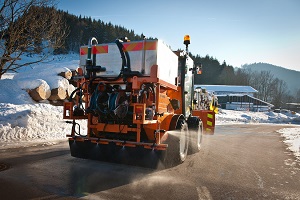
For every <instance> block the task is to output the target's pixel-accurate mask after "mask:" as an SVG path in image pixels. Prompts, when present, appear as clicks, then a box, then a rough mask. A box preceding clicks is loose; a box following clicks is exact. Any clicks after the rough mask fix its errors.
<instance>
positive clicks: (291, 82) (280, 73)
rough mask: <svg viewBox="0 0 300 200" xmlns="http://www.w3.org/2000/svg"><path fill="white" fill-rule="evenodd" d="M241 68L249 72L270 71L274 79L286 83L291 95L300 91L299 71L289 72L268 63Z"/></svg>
mask: <svg viewBox="0 0 300 200" xmlns="http://www.w3.org/2000/svg"><path fill="white" fill-rule="evenodd" d="M242 68H244V69H251V71H253V72H260V71H270V72H271V73H272V74H273V75H274V77H276V78H278V79H281V80H283V81H285V82H286V84H287V86H288V89H289V90H290V92H291V94H292V95H293V94H295V93H296V91H297V90H299V89H300V86H299V79H300V71H295V70H290V69H286V68H283V67H280V66H276V65H271V64H268V63H253V64H249V65H243V66H242Z"/></svg>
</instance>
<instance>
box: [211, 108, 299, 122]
mask: <svg viewBox="0 0 300 200" xmlns="http://www.w3.org/2000/svg"><path fill="white" fill-rule="evenodd" d="M228 123H276V124H278V123H280V124H287V123H298V124H299V123H300V114H299V113H294V114H293V113H275V112H271V111H270V112H251V111H235V110H223V109H220V112H219V114H217V115H216V124H228Z"/></svg>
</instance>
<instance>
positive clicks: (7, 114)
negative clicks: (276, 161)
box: [0, 54, 300, 156]
mask: <svg viewBox="0 0 300 200" xmlns="http://www.w3.org/2000/svg"><path fill="white" fill-rule="evenodd" d="M74 56H75V57H76V59H77V60H74ZM78 57H79V56H78V55H74V54H73V55H65V56H57V57H54V58H53V61H52V62H48V63H46V64H36V65H34V66H31V67H30V68H26V70H24V69H22V73H19V74H16V75H15V74H5V75H4V76H3V77H2V79H1V80H0V149H1V148H8V147H20V146H28V145H33V144H37V143H47V144H53V143H55V142H56V141H57V140H66V135H67V134H70V132H71V126H72V125H71V124H66V123H65V120H63V108H62V106H53V105H50V104H48V103H47V101H44V103H37V102H35V101H33V100H32V99H31V97H30V96H29V95H28V93H27V92H26V89H34V88H35V87H37V85H39V84H41V83H42V84H47V85H48V86H49V87H50V88H51V89H52V88H56V87H58V86H63V87H65V86H66V85H67V83H66V82H65V81H64V80H63V79H62V78H61V77H59V76H57V74H58V73H60V72H62V71H65V70H74V69H76V68H77V67H78V64H79V60H78ZM26 59H29V58H24V60H26ZM30 59H32V58H30ZM77 122H79V123H80V126H81V131H82V134H85V133H86V120H78V121H77ZM232 123H275V124H287V123H292V124H299V123H300V115H299V114H298V113H295V114H292V113H274V112H249V111H232V110H222V109H220V113H219V114H217V115H216V124H217V125H220V124H232ZM280 133H281V134H282V135H283V136H284V138H285V143H286V144H287V145H288V146H289V149H290V150H291V151H293V152H295V155H297V156H299V155H300V149H299V146H300V128H291V129H282V130H280Z"/></svg>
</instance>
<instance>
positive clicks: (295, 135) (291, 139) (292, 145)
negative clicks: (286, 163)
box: [278, 128, 300, 160]
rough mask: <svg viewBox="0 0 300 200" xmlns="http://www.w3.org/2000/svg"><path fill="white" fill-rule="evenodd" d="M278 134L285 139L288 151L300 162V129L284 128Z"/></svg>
mask: <svg viewBox="0 0 300 200" xmlns="http://www.w3.org/2000/svg"><path fill="white" fill-rule="evenodd" d="M278 132H279V133H281V134H282V136H283V137H284V138H285V140H284V143H285V144H287V146H288V149H289V150H290V151H292V152H294V154H295V156H296V157H297V158H298V159H299V160H300V128H284V129H281V130H279V131H278Z"/></svg>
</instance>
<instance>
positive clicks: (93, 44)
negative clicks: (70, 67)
mask: <svg viewBox="0 0 300 200" xmlns="http://www.w3.org/2000/svg"><path fill="white" fill-rule="evenodd" d="M184 44H185V46H186V50H185V51H177V52H173V51H172V50H171V49H170V48H169V47H168V46H167V45H165V44H164V43H163V42H162V41H160V40H146V39H144V40H142V41H129V40H127V38H123V39H117V40H116V41H115V42H114V43H105V44H98V42H97V40H96V38H91V39H90V40H89V42H88V45H87V46H82V47H81V48H80V68H79V71H78V74H77V75H76V76H73V77H72V79H73V80H74V81H76V83H77V89H76V90H75V91H74V92H73V93H72V94H71V95H70V99H69V102H65V103H64V111H63V117H64V119H68V120H69V121H67V123H70V124H71V125H72V130H71V134H70V135H67V137H68V138H69V146H70V150H71V155H72V156H74V157H80V158H88V159H96V160H104V161H110V162H120V163H124V164H134V165H141V166H146V167H157V166H158V165H159V164H162V165H164V166H172V165H174V164H178V163H181V162H183V161H184V160H185V158H186V156H187V154H189V153H195V152H198V151H199V150H200V147H201V140H202V132H203V124H202V121H201V119H200V117H199V116H200V115H199V112H200V113H201V111H199V112H198V113H196V114H198V116H193V115H192V114H193V110H192V104H193V98H194V97H193V96H194V85H193V74H194V73H197V68H196V67H194V62H193V60H192V59H191V58H190V57H189V56H188V45H189V44H190V37H189V36H188V35H186V36H185V37H184ZM79 120H86V124H87V125H86V126H87V127H86V130H87V131H86V133H82V131H80V129H81V128H80V123H79V122H78V121H79ZM81 124H82V123H81Z"/></svg>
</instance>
